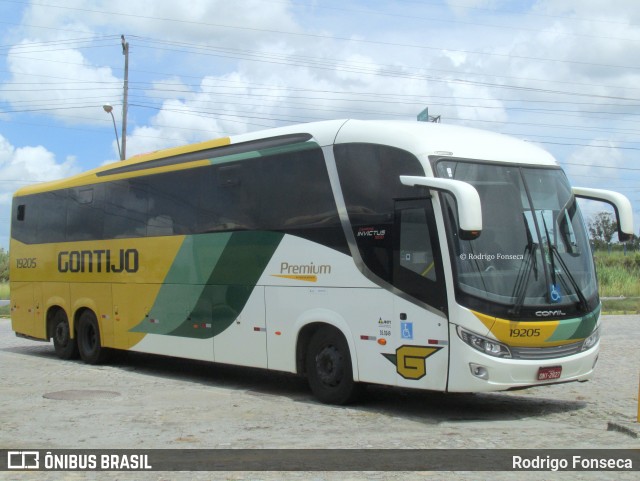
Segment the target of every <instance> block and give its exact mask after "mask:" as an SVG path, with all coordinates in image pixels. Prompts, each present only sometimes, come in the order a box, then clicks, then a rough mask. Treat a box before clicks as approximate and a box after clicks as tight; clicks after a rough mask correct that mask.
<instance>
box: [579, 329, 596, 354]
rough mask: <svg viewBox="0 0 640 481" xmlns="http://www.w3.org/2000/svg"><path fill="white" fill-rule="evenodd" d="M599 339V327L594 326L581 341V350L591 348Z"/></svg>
mask: <svg viewBox="0 0 640 481" xmlns="http://www.w3.org/2000/svg"><path fill="white" fill-rule="evenodd" d="M599 340H600V328H599V327H596V330H595V331H593V332H592V333H591V335H590V336H589V337H587V338H586V339H585V340H584V342H583V343H582V348H581V349H580V350H581V351H586V350H587V349H591V348H592V347H593V346H595V345H596V343H597V342H598V341H599Z"/></svg>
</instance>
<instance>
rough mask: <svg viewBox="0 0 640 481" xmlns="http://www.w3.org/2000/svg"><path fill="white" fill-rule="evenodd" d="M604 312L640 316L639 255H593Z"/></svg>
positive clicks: (603, 252)
mask: <svg viewBox="0 0 640 481" xmlns="http://www.w3.org/2000/svg"><path fill="white" fill-rule="evenodd" d="M594 259H595V261H596V269H597V271H598V282H599V284H600V296H601V297H603V298H604V299H603V301H602V311H603V312H604V313H605V314H640V252H629V253H627V255H624V254H623V253H622V252H615V251H614V252H611V253H609V252H606V251H597V252H596V253H595V254H594Z"/></svg>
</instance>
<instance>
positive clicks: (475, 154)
mask: <svg viewBox="0 0 640 481" xmlns="http://www.w3.org/2000/svg"><path fill="white" fill-rule="evenodd" d="M291 134H308V135H310V136H311V137H312V138H313V140H314V141H315V142H317V143H318V144H319V145H321V146H327V145H332V144H343V143H352V142H359V143H377V144H386V145H390V146H393V147H398V148H401V149H404V150H408V151H411V152H412V153H414V154H415V155H416V156H418V157H419V158H421V159H423V160H426V158H427V157H428V156H433V155H435V156H450V157H455V158H464V159H477V160H487V161H494V162H509V163H521V164H529V165H540V166H557V163H556V161H555V159H554V158H553V157H552V156H551V154H549V153H548V152H547V151H545V150H543V149H541V148H540V147H538V146H536V145H534V144H532V143H529V142H525V141H522V140H519V139H516V138H514V137H509V136H507V135H503V134H498V133H494V132H490V131H486V130H480V129H474V128H469V127H461V126H456V125H447V124H436V123H430V122H417V121H398V120H353V119H351V120H345V119H343V120H329V121H322V122H311V123H307V124H298V125H292V126H287V127H279V128H275V129H269V130H262V131H256V132H251V133H247V134H240V135H234V136H231V137H222V138H219V139H215V140H209V141H205V142H200V143H196V144H189V145H184V146H180V147H174V148H170V149H164V150H159V151H155V152H150V153H146V154H141V155H136V156H133V157H130V158H129V159H126V160H124V161H122V162H118V163H111V164H108V165H105V166H102V167H98V168H96V169H93V170H90V171H88V172H84V173H81V174H78V175H76V176H73V177H70V178H67V179H63V180H57V181H52V182H46V183H42V184H37V185H33V186H28V187H23V188H21V189H19V190H18V191H17V192H16V195H27V194H31V193H36V192H42V191H46V190H50V189H55V188H63V187H70V186H77V185H84V184H88V183H92V182H100V181H102V180H107V179H104V178H103V179H100V176H101V174H103V173H104V172H108V171H109V170H113V169H114V168H116V166H117V168H118V169H119V168H125V169H126V167H127V166H137V167H138V168H135V169H131V170H132V171H133V170H135V171H136V172H138V174H139V173H140V172H142V171H146V168H144V167H143V164H144V163H146V162H150V161H154V160H158V159H164V158H168V157H174V156H180V155H182V154H189V153H192V152H198V151H201V150H209V149H216V148H218V147H224V146H229V145H234V144H239V143H242V142H250V141H255V140H260V139H266V138H270V137H276V136H283V135H291ZM152 164H153V163H151V162H150V164H149V165H150V166H151V165H152ZM123 170H124V169H123ZM153 170H154V171H161V170H158V169H155V168H154V169H153ZM164 170H167V168H165V169H164ZM168 170H171V168H168ZM150 172H151V170H149V173H150ZM138 174H130V175H138Z"/></svg>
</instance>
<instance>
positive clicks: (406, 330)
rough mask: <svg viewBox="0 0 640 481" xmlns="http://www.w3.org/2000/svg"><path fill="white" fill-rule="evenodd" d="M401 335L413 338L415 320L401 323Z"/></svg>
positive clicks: (404, 337) (405, 337) (403, 337)
mask: <svg viewBox="0 0 640 481" xmlns="http://www.w3.org/2000/svg"><path fill="white" fill-rule="evenodd" d="M400 336H401V337H402V339H413V322H401V323H400Z"/></svg>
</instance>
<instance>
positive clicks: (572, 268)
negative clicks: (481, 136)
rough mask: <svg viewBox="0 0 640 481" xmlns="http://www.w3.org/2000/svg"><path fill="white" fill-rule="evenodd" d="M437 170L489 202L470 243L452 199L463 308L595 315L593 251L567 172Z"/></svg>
mask: <svg viewBox="0 0 640 481" xmlns="http://www.w3.org/2000/svg"><path fill="white" fill-rule="evenodd" d="M436 170H437V174H438V176H440V177H444V178H451V179H456V180H462V181H465V182H468V183H470V184H471V185H473V186H474V187H475V188H476V190H477V191H478V193H479V195H480V200H481V203H482V225H483V230H482V233H481V235H480V236H479V237H478V238H477V239H474V240H462V239H460V238H459V237H458V235H457V231H458V229H457V228H456V227H455V226H457V219H456V209H455V208H454V204H453V202H454V201H453V198H452V197H450V196H445V203H444V209H445V217H447V218H448V222H449V227H450V238H451V239H452V258H453V264H454V266H455V269H456V280H457V291H458V294H459V295H458V298H459V301H461V303H462V304H466V305H467V306H468V307H471V308H478V306H479V305H480V304H479V302H480V300H482V301H483V303H482V305H483V306H485V307H484V308H483V309H482V310H483V311H487V310H490V311H492V313H493V314H496V315H499V314H500V315H504V316H505V317H509V318H526V317H533V312H538V314H536V315H537V316H539V315H540V314H539V312H541V311H540V309H541V308H544V309H547V310H549V311H553V312H562V314H561V315H569V314H579V313H583V314H584V313H587V312H589V311H590V310H592V309H593V308H595V304H596V303H597V284H596V278H595V271H594V267H593V261H592V258H591V250H590V247H589V243H588V240H587V236H586V231H585V228H584V224H583V221H582V216H581V214H580V210H579V208H578V205H577V203H576V201H575V197H574V196H573V195H572V194H571V188H570V186H569V183H568V181H567V178H566V176H565V175H564V173H563V172H562V170H561V169H559V168H534V167H524V166H519V165H513V164H507V165H505V164H496V163H481V162H470V161H457V160H441V161H439V162H438V163H437V164H436ZM462 208H464V207H462ZM486 301H491V302H489V303H488V304H487V302H486ZM490 304H493V308H491V307H488V306H489V305H490ZM545 312H546V311H545Z"/></svg>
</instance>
